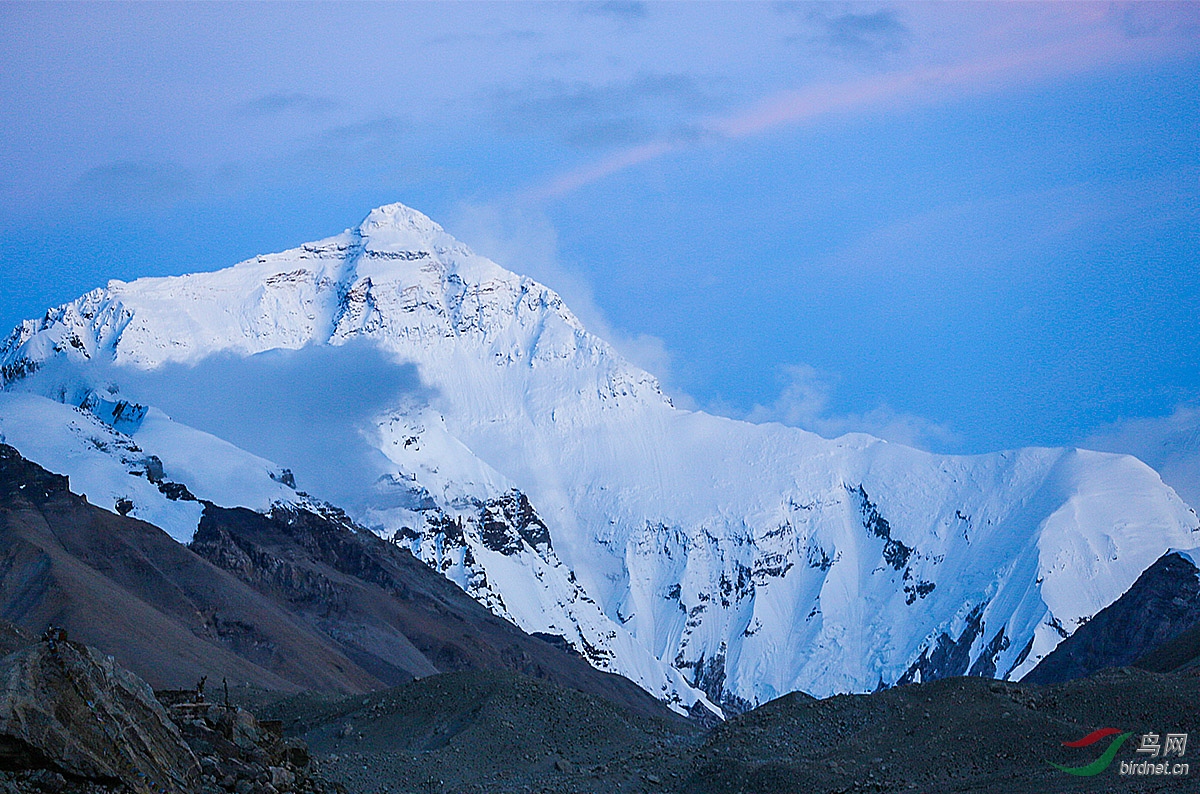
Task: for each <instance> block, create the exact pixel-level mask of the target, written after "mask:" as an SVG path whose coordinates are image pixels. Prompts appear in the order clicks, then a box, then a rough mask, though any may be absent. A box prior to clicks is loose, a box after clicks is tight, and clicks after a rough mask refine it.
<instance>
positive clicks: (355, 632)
mask: <svg viewBox="0 0 1200 794" xmlns="http://www.w3.org/2000/svg"><path fill="white" fill-rule="evenodd" d="M510 496H511V499H509V500H507V501H506V502H505V503H504V504H503V505H497V506H496V508H495V509H496V511H497V514H498V515H500V516H503V518H504V520H505V521H506V522H512V523H508V524H506V526H507V527H508V528H509V529H511V530H513V531H519V532H524V533H525V535H527V536H528V537H527V538H526V540H532V541H535V542H539V543H540V542H542V541H541V540H539V539H538V537H539V536H538V527H540V526H541V524H540V521H538V520H537V519H536V515H535V514H533V512H532V509H531V508H529V507H528V501H527V500H524V499H523V497H521V496H520V495H519V494H516V493H515V492H514V494H511V495H510ZM451 526H460V525H457V524H451ZM522 537H525V536H524V535H523V536H522ZM546 542H548V541H546ZM191 548H192V550H193V551H195V552H196V553H197V554H199V555H201V556H202V557H204V558H205V559H207V560H209V561H210V562H212V563H213V564H215V565H217V566H219V567H221V568H223V569H225V570H227V571H229V572H231V573H233V574H235V575H236V576H237V577H238V578H239V579H241V580H242V581H243V582H245V583H246V584H248V585H250V586H251V587H253V588H254V589H255V590H257V591H258V592H260V593H262V594H263V595H265V596H267V597H268V598H270V599H271V600H272V601H274V602H276V603H279V604H281V605H283V606H284V607H285V608H286V609H288V610H289V611H290V612H291V613H292V614H293V615H295V616H297V617H299V618H301V619H303V620H304V621H305V622H306V623H307V624H308V625H310V626H312V627H314V628H316V629H317V630H319V631H320V632H321V633H322V634H324V635H325V636H327V637H329V638H331V639H332V640H333V641H334V642H335V643H337V646H338V648H339V649H341V650H342V652H343V653H345V654H346V655H347V656H348V657H350V658H351V659H353V660H354V661H355V663H356V664H358V665H360V666H362V667H363V668H364V669H367V670H369V671H370V672H371V673H372V674H373V675H374V676H376V677H377V678H379V679H380V680H382V681H384V682H387V683H391V684H399V683H402V682H404V681H408V680H410V679H411V678H413V677H414V676H418V677H423V676H428V675H432V674H434V673H438V672H448V671H453V670H480V669H483V670H486V669H492V670H499V669H506V670H512V671H516V672H519V673H524V674H526V675H530V676H533V677H535V678H544V679H549V680H551V681H554V682H556V683H558V684H560V685H564V686H568V687H572V688H575V689H578V690H580V691H583V692H588V693H591V694H595V695H599V696H601V697H605V698H609V699H611V700H613V701H615V702H618V703H621V704H623V705H625V706H626V707H627V708H632V709H634V710H635V711H639V712H641V713H644V714H649V715H656V716H659V717H664V716H666V715H669V714H670V712H668V711H667V710H666V707H665V706H663V705H662V704H661V703H659V702H658V701H656V700H654V699H653V698H652V697H651V696H650V695H648V694H647V693H646V692H645V691H643V690H642V689H641V688H639V687H638V686H636V685H635V684H633V683H632V682H630V681H628V680H627V679H624V678H621V677H619V676H615V675H611V674H608V673H602V672H600V671H598V670H596V669H595V668H593V667H592V666H590V665H589V664H588V663H587V661H586V659H584V658H581V657H580V655H579V654H578V653H574V652H569V651H567V650H565V649H562V648H560V647H556V646H557V645H558V643H557V642H547V641H544V640H542V639H538V638H535V637H531V636H529V635H528V634H525V633H524V632H522V631H521V630H520V629H518V628H517V627H516V626H513V625H512V624H511V623H509V622H507V621H505V620H503V619H502V618H499V617H497V616H496V615H494V614H493V613H492V612H490V611H489V610H487V609H486V608H485V607H483V606H482V605H480V604H479V603H478V602H476V601H475V600H473V599H472V598H471V597H470V596H468V595H467V594H466V593H464V592H463V591H462V590H461V589H460V588H459V587H458V586H457V585H455V584H454V583H453V582H451V581H449V580H448V579H446V578H445V577H444V576H441V575H440V574H438V573H437V572H436V571H434V570H432V569H431V568H430V567H429V566H427V565H426V564H425V563H423V562H421V561H420V560H418V559H417V558H416V557H414V556H413V555H412V554H411V553H409V552H408V551H407V550H406V549H403V548H401V547H399V546H397V545H396V544H394V543H390V542H388V541H385V540H383V539H381V538H380V537H378V536H377V535H375V534H374V533H372V532H370V531H368V530H365V529H361V528H359V527H356V526H355V525H354V524H353V523H352V522H350V521H349V519H347V518H346V517H345V515H344V514H342V513H341V512H340V511H336V510H331V511H329V512H328V513H327V514H317V513H314V512H312V511H309V510H296V509H277V510H274V511H272V512H271V513H270V514H269V515H263V514H261V513H255V512H253V511H250V510H246V509H242V508H235V509H225V508H220V507H216V506H214V505H207V506H206V507H205V511H204V516H203V518H202V519H201V522H200V527H199V529H198V530H197V532H196V536H195V538H194V539H193V541H192V545H191ZM586 650H587V646H586V645H585V651H586Z"/></svg>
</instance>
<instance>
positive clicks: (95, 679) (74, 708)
mask: <svg viewBox="0 0 1200 794" xmlns="http://www.w3.org/2000/svg"><path fill="white" fill-rule="evenodd" d="M0 766H3V767H5V768H7V769H9V770H17V771H19V770H43V769H44V770H48V771H50V772H52V773H59V774H62V775H65V776H69V777H70V778H76V779H78V778H84V779H88V780H94V781H98V782H107V783H115V782H118V781H119V782H120V783H122V784H124V785H125V786H127V787H128V788H129V789H131V790H132V791H134V792H137V793H138V794H163V792H167V794H191V792H193V791H194V790H195V787H196V785H197V783H198V781H199V777H200V771H201V770H200V765H199V763H198V762H197V760H196V757H195V755H194V754H193V753H192V751H191V750H190V749H189V748H188V746H187V744H186V743H185V742H184V739H183V736H182V735H181V734H180V731H179V728H178V727H177V726H176V725H175V723H174V722H172V721H171V719H170V718H169V717H168V715H167V712H166V710H165V709H164V708H163V707H162V705H161V704H160V703H159V702H158V700H157V699H155V697H154V691H153V690H151V689H150V687H149V685H147V684H146V682H145V681H142V680H141V679H140V678H138V677H136V676H135V675H133V674H132V673H130V672H129V671H128V670H125V669H123V668H121V667H119V666H118V665H117V664H116V662H114V661H113V659H112V657H111V656H105V655H103V654H101V653H99V652H98V651H95V650H93V649H91V648H89V647H87V646H85V645H81V644H79V643H76V642H70V641H67V640H66V639H65V638H63V637H61V636H55V634H54V633H49V634H48V636H47V638H46V639H45V640H44V641H42V642H40V643H37V644H35V645H33V646H30V647H28V648H25V649H23V650H20V651H16V652H14V653H12V654H9V655H8V656H6V657H4V658H3V659H2V660H0Z"/></svg>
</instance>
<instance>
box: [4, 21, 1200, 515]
mask: <svg viewBox="0 0 1200 794" xmlns="http://www.w3.org/2000/svg"><path fill="white" fill-rule="evenodd" d="M1197 86H1200V5H1197V4H1175V5H1169V4H1168V5H1160V4H1151V3H1138V4H1133V5H1121V4H1102V3H1071V4H1060V5H1043V4H1036V3H1020V4H997V5H988V4H983V3H962V4H916V3H912V4H894V5H889V4H845V3H822V4H790V3H769V4H753V3H737V4H720V3H701V4H687V3H636V2H617V3H591V4H582V3H560V4H537V3H509V4H473V3H452V4H438V3H429V4H418V3H410V4H398V5H386V4H367V5H356V4H344V3H339V4H333V5H296V6H294V5H284V4H273V3H271V4H252V5H237V4H224V3H223V4H206V5H174V4H137V5H119V4H103V5H86V4H66V5H51V4H26V3H15V4H0V162H2V163H3V169H0V266H2V267H0V295H2V298H0V325H3V326H4V327H10V326H11V325H13V324H15V323H16V322H18V321H19V320H20V319H22V318H26V317H34V316H38V315H40V314H41V313H42V312H43V311H44V310H45V308H46V307H48V306H50V305H56V304H59V303H62V302H64V301H67V300H70V299H72V298H74V297H76V296H77V295H78V294H80V293H82V292H84V291H86V290H87V289H90V288H92V287H95V286H99V285H102V284H103V283H104V282H105V281H106V280H107V279H109V278H122V279H131V278H135V277H138V276H142V275H163V274H171V273H182V272H189V271H195V270H205V269H214V268H218V267H223V266H227V265H229V264H232V263H233V262H236V261H239V260H241V259H244V258H247V257H250V256H253V255H255V254H258V253H263V252H267V251H272V250H280V249H282V248H286V247H290V246H293V245H295V244H297V243H299V242H302V241H306V240H310V239H316V238H319V237H323V236H326V235H329V234H333V233H336V232H338V231H340V230H341V229H343V228H345V227H347V226H351V225H354V224H355V223H357V222H358V221H359V220H360V219H361V217H362V216H363V215H365V214H366V212H367V211H368V210H369V209H370V208H371V207H373V206H376V205H378V204H382V203H387V202H391V201H403V202H404V203H406V204H409V205H411V206H414V207H416V208H418V209H420V210H422V211H424V212H426V213H427V214H429V215H430V216H432V217H433V218H434V219H435V220H438V221H439V222H441V223H442V224H443V225H444V226H445V227H446V228H447V229H448V230H449V231H450V232H451V233H453V234H455V235H456V236H458V237H460V238H461V239H463V240H464V241H465V242H467V243H469V244H471V245H472V246H474V247H475V248H476V249H478V250H479V251H480V252H482V253H484V254H487V255H489V256H491V257H493V258H494V259H496V260H497V261H500V262H501V263H502V264H504V265H506V266H508V267H510V268H512V269H514V270H517V271H519V272H525V273H528V274H529V275H532V276H534V277H536V278H539V279H541V280H542V281H544V282H546V283H547V284H549V285H550V286H552V287H554V288H555V289H558V290H559V291H560V292H562V293H563V294H564V296H565V297H566V298H567V300H568V302H569V303H570V304H571V305H572V307H573V308H575V309H576V311H577V313H579V314H580V315H581V316H582V318H583V319H584V321H585V322H586V323H587V324H588V325H589V326H590V327H592V328H593V329H594V330H596V331H597V332H599V333H600V334H601V335H602V336H605V337H606V338H609V340H610V341H612V342H614V343H615V344H616V345H617V346H618V347H619V348H620V349H621V350H622V351H623V352H625V353H626V354H627V355H629V356H630V357H631V358H633V359H634V360H635V361H637V362H638V363H640V364H642V365H643V366H645V367H647V368H648V369H650V370H651V371H653V372H655V373H656V374H658V375H659V376H660V377H661V378H662V379H663V380H664V382H665V383H666V384H667V388H668V391H669V392H670V393H672V394H673V395H674V396H675V398H676V400H677V402H678V403H680V404H683V405H687V406H692V407H700V408H704V409H706V410H710V411H714V412H717V413H722V414H726V415H730V416H735V417H739V418H750V419H753V420H755V421H784V422H787V423H790V424H795V425H799V426H803V427H807V428H809V429H814V430H816V431H818V432H821V433H823V434H825V435H836V434H838V433H841V432H845V431H848V430H866V431H869V432H874V433H877V434H881V435H883V436H884V437H887V438H890V439H893V440H899V441H906V442H910V443H915V444H918V445H920V446H924V447H926V448H931V449H935V450H944V451H958V452H976V451H986V450H991V449H998V448H1002V447H1011V446H1017V445H1026V444H1054V445H1057V444H1086V445H1089V446H1094V447H1103V448H1110V449H1119V450H1123V451H1124V450H1128V451H1133V452H1135V453H1136V454H1139V455H1141V456H1142V457H1143V458H1145V459H1147V460H1148V461H1149V462H1151V463H1152V464H1153V465H1156V466H1158V467H1159V468H1160V470H1161V471H1163V473H1164V476H1166V477H1167V479H1168V481H1172V482H1173V484H1175V485H1176V487H1177V488H1178V489H1180V490H1181V492H1188V493H1191V494H1194V495H1195V496H1200V465H1198V463H1197V461H1200V408H1198V406H1200V322H1197V310H1198V309H1200V89H1198V88H1197ZM1195 496H1193V497H1192V498H1195Z"/></svg>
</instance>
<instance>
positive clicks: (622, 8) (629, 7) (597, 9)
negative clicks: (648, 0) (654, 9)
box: [580, 0, 649, 22]
mask: <svg viewBox="0 0 1200 794" xmlns="http://www.w3.org/2000/svg"><path fill="white" fill-rule="evenodd" d="M580 11H582V12H583V13H585V14H591V15H594V16H603V17H612V18H613V19H619V20H621V21H624V22H632V21H634V20H638V19H644V18H645V17H646V16H647V15H648V14H649V9H648V8H647V7H646V4H645V3H642V2H637V0H608V2H603V3H583V4H582V5H581V6H580Z"/></svg>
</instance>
